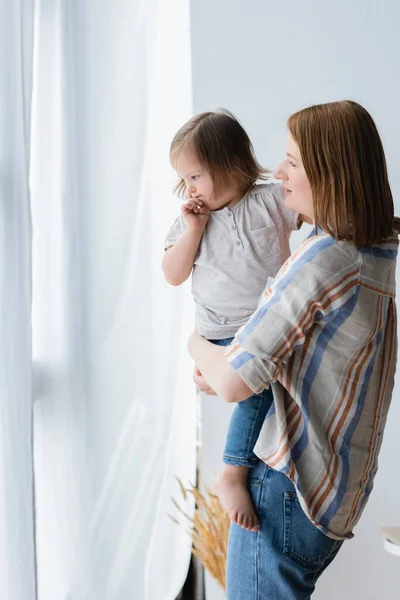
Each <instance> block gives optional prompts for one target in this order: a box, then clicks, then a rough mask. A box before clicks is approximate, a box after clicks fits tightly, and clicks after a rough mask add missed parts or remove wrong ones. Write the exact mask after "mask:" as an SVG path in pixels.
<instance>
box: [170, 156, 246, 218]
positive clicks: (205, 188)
mask: <svg viewBox="0 0 400 600" xmlns="http://www.w3.org/2000/svg"><path fill="white" fill-rule="evenodd" d="M175 169H176V172H177V175H178V177H179V178H180V179H182V180H183V181H184V182H185V185H186V196H187V198H188V199H192V198H193V199H196V198H197V199H198V200H201V201H202V202H203V204H204V206H206V208H208V209H209V210H218V209H219V208H222V207H223V206H227V205H228V204H230V205H231V206H232V205H233V203H234V201H236V197H237V190H236V188H235V187H234V186H233V185H232V186H231V187H229V186H225V187H224V190H223V191H222V193H221V194H218V197H215V195H214V184H213V181H212V179H211V177H210V174H209V173H208V172H207V171H206V170H205V169H203V167H202V166H201V165H200V162H199V160H198V158H197V157H196V155H195V154H194V153H193V152H189V151H186V150H182V151H181V152H179V153H178V155H177V157H176V162H175ZM239 200H240V198H239Z"/></svg>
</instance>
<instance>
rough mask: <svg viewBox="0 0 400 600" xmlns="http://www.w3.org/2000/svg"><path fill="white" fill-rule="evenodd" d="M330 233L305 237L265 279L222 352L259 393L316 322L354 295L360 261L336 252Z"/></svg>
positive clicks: (350, 300) (321, 321) (275, 376)
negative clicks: (253, 306) (256, 299)
mask: <svg viewBox="0 0 400 600" xmlns="http://www.w3.org/2000/svg"><path fill="white" fill-rule="evenodd" d="M335 244H336V242H335V240H334V239H333V238H332V237H331V236H329V235H325V234H324V235H318V236H313V237H312V238H309V239H308V240H307V241H306V242H305V243H304V244H303V245H302V246H300V248H299V249H298V250H297V252H295V254H293V255H292V257H290V258H289V259H288V260H287V261H286V263H285V264H284V265H283V266H282V267H281V270H280V271H279V273H278V274H277V276H276V277H275V279H274V280H272V281H269V282H268V284H269V285H268V284H267V287H266V288H265V290H264V292H263V294H262V297H261V299H260V303H259V306H258V308H257V310H256V312H255V313H254V314H253V315H252V317H251V318H250V320H249V321H248V322H247V323H246V324H245V325H244V326H243V327H242V328H241V329H240V330H239V331H238V332H237V334H236V336H235V338H234V340H233V342H232V343H231V345H230V346H228V347H227V349H226V351H225V356H226V358H227V359H228V361H229V363H230V364H231V366H232V367H233V368H234V369H235V370H236V372H237V373H238V375H240V377H241V378H242V379H243V380H244V381H245V383H246V384H247V385H248V386H249V387H250V388H251V389H252V390H253V391H254V392H255V393H259V392H261V391H262V390H263V389H264V388H266V387H268V385H269V383H270V382H271V381H272V382H273V381H276V380H277V378H278V376H279V374H280V372H281V371H282V370H283V369H284V368H285V366H286V364H287V363H288V361H289V359H290V357H291V355H292V354H293V353H294V352H295V351H296V350H297V349H299V348H300V347H301V346H303V345H304V343H305V340H306V339H307V334H308V333H309V331H310V329H311V328H312V327H314V326H316V324H317V323H320V324H321V325H322V324H326V323H327V322H329V321H330V320H331V319H332V318H334V316H335V315H336V314H337V311H338V310H340V309H341V307H343V306H344V304H345V303H346V302H349V303H350V304H351V302H352V301H353V299H355V298H356V289H357V286H358V276H359V265H358V263H357V261H356V264H355V263H354V255H353V256H352V258H353V262H352V261H351V260H347V259H345V261H344V264H343V256H342V254H343V253H340V252H338V251H337V249H336V250H335Z"/></svg>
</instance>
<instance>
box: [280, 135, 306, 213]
mask: <svg viewBox="0 0 400 600" xmlns="http://www.w3.org/2000/svg"><path fill="white" fill-rule="evenodd" d="M274 177H275V179H281V180H282V184H283V187H284V189H285V194H286V199H285V205H286V206H287V207H288V208H291V209H292V210H294V211H296V212H298V213H300V214H302V215H305V216H307V217H310V218H311V219H314V210H313V200H312V193H311V186H310V182H309V181H308V178H307V175H306V172H305V170H304V166H303V163H302V161H301V155H300V149H299V146H298V145H297V144H296V142H295V141H294V139H293V138H292V136H291V135H290V134H289V135H288V139H287V144H286V159H285V160H284V161H283V162H281V164H280V165H279V167H278V168H277V170H276V171H275V173H274Z"/></svg>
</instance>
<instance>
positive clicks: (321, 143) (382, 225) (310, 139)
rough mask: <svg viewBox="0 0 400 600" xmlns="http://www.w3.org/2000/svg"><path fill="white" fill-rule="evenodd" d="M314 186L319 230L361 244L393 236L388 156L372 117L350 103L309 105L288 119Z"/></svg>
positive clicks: (357, 105)
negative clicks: (386, 157) (386, 158)
mask: <svg viewBox="0 0 400 600" xmlns="http://www.w3.org/2000/svg"><path fill="white" fill-rule="evenodd" d="M288 129H289V133H290V134H291V136H292V138H293V139H294V141H295V142H296V143H297V144H298V145H299V148H300V153H301V158H302V161H303V165H304V169H305V172H306V175H307V177H308V180H309V182H310V186H311V191H312V197H313V208H314V217H315V224H316V226H319V227H321V228H322V229H323V230H324V231H326V232H328V233H330V234H331V235H332V236H333V237H334V238H336V239H341V240H348V241H351V242H353V243H355V244H357V245H364V244H365V245H370V244H374V243H376V242H380V241H381V240H383V239H384V238H386V237H388V236H389V235H391V234H392V233H393V227H394V225H393V218H394V217H393V210H394V209H393V198H392V192H391V190H390V185H389V180H388V174H387V167H386V160H385V154H384V151H383V146H382V142H381V139H380V137H379V133H378V130H377V128H376V125H375V123H374V121H373V120H372V117H371V115H370V114H369V113H368V112H367V111H366V110H365V108H363V107H362V106H360V105H359V104H357V103H356V102H353V101H351V100H344V101H342V102H330V103H328V104H319V105H316V106H310V107H309V108H305V109H304V110H301V111H299V112H297V113H295V114H293V115H292V116H291V117H290V118H289V120H288Z"/></svg>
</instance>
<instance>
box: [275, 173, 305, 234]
mask: <svg viewBox="0 0 400 600" xmlns="http://www.w3.org/2000/svg"><path fill="white" fill-rule="evenodd" d="M271 191H272V196H273V198H274V200H275V202H276V204H277V207H278V210H279V212H280V214H281V216H282V221H283V222H284V224H285V225H286V227H287V228H288V230H289V231H297V230H298V229H300V227H301V225H302V222H301V221H300V220H299V216H300V215H299V213H298V212H295V211H293V210H290V208H287V207H286V206H285V190H284V189H283V186H282V185H281V184H280V183H275V184H272V190H271Z"/></svg>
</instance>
